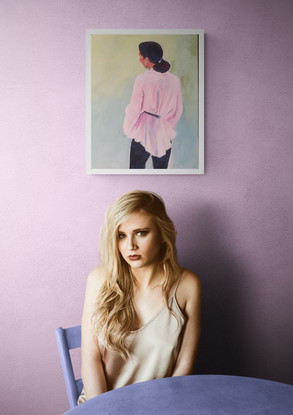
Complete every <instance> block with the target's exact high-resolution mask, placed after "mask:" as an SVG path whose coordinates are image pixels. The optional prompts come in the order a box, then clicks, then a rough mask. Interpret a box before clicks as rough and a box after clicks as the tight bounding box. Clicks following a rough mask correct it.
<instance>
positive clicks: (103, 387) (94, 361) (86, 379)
mask: <svg viewBox="0 0 293 415" xmlns="http://www.w3.org/2000/svg"><path fill="white" fill-rule="evenodd" d="M103 282H104V277H103V273H102V269H101V268H95V269H94V270H93V271H91V272H90V274H89V276H88V281H87V286H86V293H85V302H84V309H83V315H82V324H81V356H82V367H81V377H82V381H83V385H84V390H85V393H86V397H87V399H91V398H93V397H94V396H97V395H100V394H101V393H103V392H106V391H107V384H106V379H105V374H104V370H103V366H102V360H101V353H100V349H99V345H98V340H97V337H96V335H95V333H94V329H93V325H92V314H93V312H94V310H95V308H96V299H97V294H98V292H99V290H100V289H101V286H102V284H103Z"/></svg>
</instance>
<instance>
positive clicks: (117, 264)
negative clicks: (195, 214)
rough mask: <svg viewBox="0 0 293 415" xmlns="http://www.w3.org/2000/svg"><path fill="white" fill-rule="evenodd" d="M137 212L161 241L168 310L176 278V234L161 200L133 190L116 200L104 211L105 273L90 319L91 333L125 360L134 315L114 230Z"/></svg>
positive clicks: (130, 286) (126, 271) (128, 274)
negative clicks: (144, 216)
mask: <svg viewBox="0 0 293 415" xmlns="http://www.w3.org/2000/svg"><path fill="white" fill-rule="evenodd" d="M139 210H144V211H145V212H147V213H149V214H150V215H151V216H152V217H153V220H154V221H155V223H156V224H157V226H158V228H159V231H160V236H161V238H162V240H163V244H162V247H163V250H162V255H161V263H162V267H163V271H164V275H165V278H164V281H163V283H162V295H163V298H164V301H165V303H166V305H167V307H168V297H169V293H170V289H171V287H172V286H173V284H174V282H175V281H176V279H177V278H178V276H179V270H180V267H179V265H178V262H177V253H176V246H175V242H176V231H175V227H174V224H173V222H172V220H171V219H170V218H169V216H168V215H167V212H166V208H165V204H164V202H163V200H162V199H161V198H160V197H159V196H158V195H156V194H154V193H150V192H146V191H141V190H135V191H132V192H129V193H126V194H125V195H123V196H121V197H120V198H119V199H117V200H116V201H115V202H114V203H113V204H112V205H111V206H110V207H109V209H108V211H107V213H106V218H105V222H104V226H103V228H102V232H101V239H100V256H101V263H102V266H103V269H104V272H105V274H106V275H105V277H106V278H105V283H104V285H103V286H102V288H101V290H100V292H99V294H98V296H97V303H96V310H95V312H94V314H93V316H92V321H93V324H94V328H95V332H96V333H97V336H99V337H100V336H101V337H102V339H103V342H104V344H105V346H106V347H107V348H109V349H111V350H114V351H116V352H118V353H119V354H120V355H121V356H122V357H123V358H124V359H126V358H127V357H128V356H129V354H130V352H129V350H128V348H127V341H126V338H127V336H128V334H129V333H130V332H131V330H133V328H134V326H135V323H136V321H137V315H136V311H135V308H134V304H133V278H132V274H131V268H130V266H129V265H128V264H127V263H126V261H125V260H124V259H123V258H122V256H121V254H120V252H119V250H118V228H119V226H120V225H121V223H122V222H123V221H124V220H125V219H126V217H127V216H128V215H130V214H132V213H134V212H137V211H139Z"/></svg>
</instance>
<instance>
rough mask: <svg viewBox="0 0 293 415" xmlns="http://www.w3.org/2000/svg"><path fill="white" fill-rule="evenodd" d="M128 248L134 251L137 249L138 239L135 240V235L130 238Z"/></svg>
mask: <svg viewBox="0 0 293 415" xmlns="http://www.w3.org/2000/svg"><path fill="white" fill-rule="evenodd" d="M128 249H129V250H130V251H132V250H134V249H137V245H136V241H135V238H134V236H131V237H129V238H128Z"/></svg>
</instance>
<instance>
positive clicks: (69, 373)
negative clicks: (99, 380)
mask: <svg viewBox="0 0 293 415" xmlns="http://www.w3.org/2000/svg"><path fill="white" fill-rule="evenodd" d="M56 340H57V346H58V351H59V356H60V361H61V365H62V370H63V376H64V380H65V385H66V391H67V396H68V401H69V405H70V408H74V407H75V406H76V405H77V399H78V397H79V395H80V393H81V390H82V387H83V384H82V380H81V379H75V377H74V372H73V367H72V361H71V356H70V352H69V351H70V350H71V349H76V348H77V347H80V345H81V327H80V326H75V327H70V328H67V329H63V328H62V327H59V328H58V329H57V330H56Z"/></svg>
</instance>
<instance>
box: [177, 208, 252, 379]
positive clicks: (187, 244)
mask: <svg viewBox="0 0 293 415" xmlns="http://www.w3.org/2000/svg"><path fill="white" fill-rule="evenodd" d="M182 213H183V215H182V218H180V219H179V221H178V222H177V223H176V227H177V230H178V243H177V247H178V258H179V262H180V264H182V265H183V266H185V267H186V268H189V269H191V270H193V271H194V272H196V273H197V274H198V275H199V277H200V279H201V282H202V290H203V303H202V334H201V340H200V347H199V353H198V357H197V361H196V366H195V373H196V374H229V375H239V376H249V373H248V371H249V369H248V366H247V359H248V356H247V348H248V349H249V345H248V344H247V342H248V338H249V336H247V330H246V325H247V322H246V321H245V310H246V309H247V307H248V302H247V300H246V298H245V295H244V294H243V289H242V288H243V282H244V281H245V266H244V265H243V263H241V260H239V258H237V251H236V247H235V246H234V247H233V241H232V240H231V237H230V238H229V235H230V236H231V234H232V233H233V229H231V224H230V223H227V222H228V219H227V216H228V215H227V212H222V214H221V209H219V207H217V206H214V207H211V206H205V207H204V208H203V209H201V208H200V209H199V208H198V207H197V208H196V209H194V210H193V209H192V208H190V209H189V210H186V211H184V212H182ZM186 218H190V220H188V221H186ZM180 235H182V236H180ZM234 241H235V238H234ZM234 243H235V242H234ZM182 246H184V249H183V248H182Z"/></svg>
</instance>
